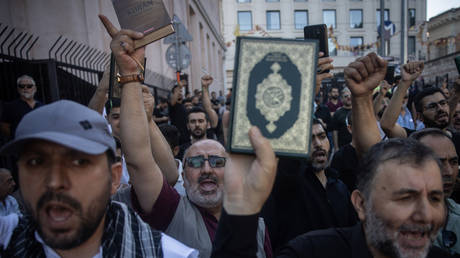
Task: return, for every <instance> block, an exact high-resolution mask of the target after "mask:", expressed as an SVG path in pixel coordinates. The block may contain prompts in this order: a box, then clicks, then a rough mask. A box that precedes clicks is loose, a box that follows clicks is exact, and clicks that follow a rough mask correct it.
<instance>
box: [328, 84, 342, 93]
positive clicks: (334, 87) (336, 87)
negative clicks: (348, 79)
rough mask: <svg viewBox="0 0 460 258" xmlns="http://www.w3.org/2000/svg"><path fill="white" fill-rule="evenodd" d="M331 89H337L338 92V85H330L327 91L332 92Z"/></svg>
mask: <svg viewBox="0 0 460 258" xmlns="http://www.w3.org/2000/svg"><path fill="white" fill-rule="evenodd" d="M333 89H337V92H339V93H340V89H339V86H337V85H334V86H331V88H329V92H332V90H333Z"/></svg>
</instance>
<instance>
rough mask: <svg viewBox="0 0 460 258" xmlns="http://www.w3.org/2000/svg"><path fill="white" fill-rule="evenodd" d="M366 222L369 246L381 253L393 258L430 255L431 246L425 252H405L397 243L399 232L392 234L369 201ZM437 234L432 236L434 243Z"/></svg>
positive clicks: (416, 257)
mask: <svg viewBox="0 0 460 258" xmlns="http://www.w3.org/2000/svg"><path fill="white" fill-rule="evenodd" d="M365 212H366V221H365V222H364V225H365V227H364V233H365V236H366V240H367V242H368V244H369V245H371V246H373V247H374V248H375V249H377V250H378V251H379V252H380V253H382V254H384V255H385V256H388V257H392V258H425V257H426V256H427V255H428V251H429V250H430V246H431V245H427V246H426V247H425V249H424V250H422V251H420V252H418V253H413V252H407V251H406V250H403V249H402V247H401V246H400V245H399V243H398V242H397V237H398V232H397V231H396V232H391V231H390V230H388V227H387V225H386V223H385V221H384V220H382V219H381V218H379V217H378V216H377V214H375V213H374V211H372V202H371V201H367V202H366V207H365ZM436 235H437V232H436V234H432V236H431V242H433V241H434V238H435V237H436Z"/></svg>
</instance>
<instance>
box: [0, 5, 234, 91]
mask: <svg viewBox="0 0 460 258" xmlns="http://www.w3.org/2000/svg"><path fill="white" fill-rule="evenodd" d="M146 1H148V0H146ZM163 2H164V4H165V6H166V8H167V10H168V12H169V14H170V16H171V18H172V17H173V15H177V17H179V19H180V20H181V21H182V23H183V25H184V26H185V28H186V29H187V30H188V32H189V33H190V34H191V36H192V37H193V40H192V41H190V42H187V43H185V45H186V46H187V47H188V48H189V50H190V53H191V62H190V66H189V67H188V68H186V69H184V70H183V71H182V72H183V73H186V74H188V75H189V76H188V78H189V85H190V89H191V90H193V89H199V88H201V84H200V78H201V76H202V75H203V73H209V74H211V75H212V76H213V77H214V78H215V83H213V85H212V86H211V90H215V91H217V90H223V89H224V83H223V81H224V76H223V75H224V74H223V59H224V55H225V54H224V52H225V44H224V40H223V37H222V33H221V25H220V22H221V2H220V1H215V0H164V1H163ZM98 14H104V15H106V16H107V17H108V18H109V19H110V20H111V21H112V22H113V23H114V24H115V26H118V27H119V24H118V21H117V18H116V15H115V11H114V9H113V6H112V3H111V0H4V1H0V23H1V24H2V25H3V26H8V27H9V28H14V29H15V32H14V33H13V34H14V35H13V37H12V38H14V36H16V35H17V34H18V33H20V32H27V33H31V34H34V35H36V36H38V37H39V40H38V41H37V44H36V45H35V46H34V48H33V49H32V50H31V52H30V55H31V57H32V58H33V59H45V58H48V51H49V50H50V48H51V47H52V45H53V43H54V42H56V40H57V38H58V37H59V36H60V35H62V36H63V37H64V38H65V39H68V40H69V41H75V42H77V43H78V44H83V45H85V46H89V47H91V48H95V49H98V50H101V51H104V52H106V53H110V48H109V43H110V37H109V35H108V34H107V32H106V31H105V29H104V27H103V25H102V24H101V22H100V21H99V18H98ZM2 28H3V27H2ZM78 44H77V45H78ZM169 46H170V44H164V42H163V40H160V41H157V42H154V43H152V44H150V45H148V46H147V48H146V58H147V65H146V69H147V72H146V83H148V84H151V85H154V86H157V87H160V88H163V89H166V90H170V89H171V87H172V86H173V84H174V83H175V80H176V75H175V72H176V71H175V69H172V68H171V67H169V66H168V64H167V62H166V51H167V49H168V47H169Z"/></svg>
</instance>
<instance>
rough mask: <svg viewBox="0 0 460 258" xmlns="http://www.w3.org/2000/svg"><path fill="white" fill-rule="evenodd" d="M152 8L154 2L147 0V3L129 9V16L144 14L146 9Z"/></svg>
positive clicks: (143, 2)
mask: <svg viewBox="0 0 460 258" xmlns="http://www.w3.org/2000/svg"><path fill="white" fill-rule="evenodd" d="M152 7H153V0H145V1H142V2H140V3H139V4H138V5H136V6H133V7H131V8H129V9H128V15H130V16H135V15H138V14H139V13H141V12H144V11H145V10H146V9H148V8H152Z"/></svg>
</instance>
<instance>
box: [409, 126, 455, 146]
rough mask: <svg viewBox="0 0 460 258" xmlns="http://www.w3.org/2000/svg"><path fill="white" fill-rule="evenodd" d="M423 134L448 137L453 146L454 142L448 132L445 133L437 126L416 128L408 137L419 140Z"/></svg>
mask: <svg viewBox="0 0 460 258" xmlns="http://www.w3.org/2000/svg"><path fill="white" fill-rule="evenodd" d="M425 136H439V137H446V138H448V139H449V140H450V141H451V142H452V144H453V145H454V146H455V143H454V141H453V140H452V138H451V137H450V135H449V134H447V133H446V132H444V131H443V130H441V129H439V128H424V129H422V130H418V131H415V132H413V133H412V134H411V135H410V136H409V138H412V139H414V140H417V141H420V139H422V138H423V137H425Z"/></svg>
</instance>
